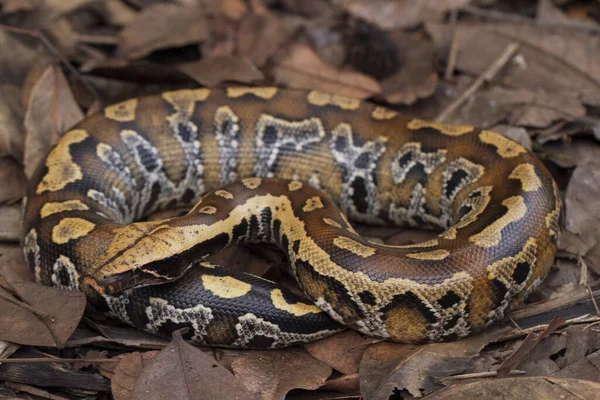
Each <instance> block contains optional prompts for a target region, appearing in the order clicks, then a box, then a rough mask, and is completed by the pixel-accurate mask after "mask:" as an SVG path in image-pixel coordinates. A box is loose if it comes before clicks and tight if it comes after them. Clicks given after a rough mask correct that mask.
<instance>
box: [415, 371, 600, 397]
mask: <svg viewBox="0 0 600 400" xmlns="http://www.w3.org/2000/svg"><path fill="white" fill-rule="evenodd" d="M599 391H600V383H597V382H590V381H584V380H579V379H562V378H552V377H546V376H536V377H532V378H529V377H528V378H505V379H494V380H485V381H481V382H472V383H466V384H464V385H456V386H452V387H449V388H447V389H445V390H442V391H440V392H439V393H436V394H435V395H433V396H430V397H428V398H427V399H428V400H429V399H430V400H450V399H463V400H481V399H503V400H521V399H540V400H546V399H548V400H551V399H563V400H582V399H593V398H596V397H597V394H598V392H599Z"/></svg>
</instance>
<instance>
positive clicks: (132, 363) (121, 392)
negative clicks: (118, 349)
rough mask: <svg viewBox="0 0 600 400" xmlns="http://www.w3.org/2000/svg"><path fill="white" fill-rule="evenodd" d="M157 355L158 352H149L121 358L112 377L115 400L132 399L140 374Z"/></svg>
mask: <svg viewBox="0 0 600 400" xmlns="http://www.w3.org/2000/svg"><path fill="white" fill-rule="evenodd" d="M157 354H158V352H157V351H149V352H146V353H138V352H135V353H127V354H123V355H122V356H120V361H119V363H118V364H117V365H116V367H115V369H114V371H113V373H112V376H111V377H110V388H111V392H112V395H113V396H114V398H115V400H129V399H130V398H131V392H132V390H133V388H134V387H135V383H136V382H137V380H138V378H139V377H140V374H141V373H142V371H143V370H144V368H146V367H147V366H148V365H149V364H150V362H151V360H153V359H154V357H155V356H156V355H157Z"/></svg>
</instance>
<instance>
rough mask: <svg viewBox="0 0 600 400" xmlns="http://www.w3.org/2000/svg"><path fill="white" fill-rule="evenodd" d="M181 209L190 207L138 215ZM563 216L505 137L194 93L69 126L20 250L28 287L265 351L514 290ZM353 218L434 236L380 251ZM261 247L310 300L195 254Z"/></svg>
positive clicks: (139, 321) (549, 244)
mask: <svg viewBox="0 0 600 400" xmlns="http://www.w3.org/2000/svg"><path fill="white" fill-rule="evenodd" d="M179 206H187V207H192V206H193V208H192V210H191V211H190V212H189V213H188V214H187V215H185V216H182V217H176V218H171V219H166V220H160V221H145V222H144V221H143V218H145V217H146V216H148V215H149V214H151V213H153V212H155V211H157V210H164V209H171V208H174V207H179ZM338 206H339V208H338ZM560 209H561V202H560V199H559V194H558V188H557V185H556V183H555V182H554V180H553V179H552V177H551V176H550V174H549V173H548V171H547V170H546V168H545V167H544V165H543V164H542V163H541V162H540V160H538V159H537V158H536V157H535V156H534V155H533V154H532V153H531V152H529V151H528V150H526V149H525V148H524V147H523V146H521V145H519V144H518V143H516V142H513V141H511V140H509V139H507V138H505V137H504V136H502V135H501V134H499V133H495V132H492V131H488V130H481V129H477V128H474V127H471V126H457V125H446V124H441V123H432V122H426V121H423V120H419V119H414V118H411V117H409V116H405V115H402V114H400V113H398V112H396V111H392V110H389V109H385V108H383V107H380V106H376V105H373V104H370V103H364V102H360V101H358V100H355V99H351V98H346V97H343V96H339V95H332V94H327V93H323V92H319V91H301V90H284V89H278V88H273V87H263V88H248V87H232V88H227V89H216V90H211V89H186V90H178V91H171V92H165V93H162V94H160V95H155V96H149V97H142V98H136V99H131V100H127V101H124V102H122V103H119V104H115V105H112V106H109V107H107V108H106V109H104V110H103V111H102V112H100V113H98V114H96V115H93V116H90V117H88V118H86V119H85V120H83V121H82V122H81V123H79V124H78V125H77V126H76V127H74V128H73V129H71V130H70V131H68V132H66V133H65V134H64V135H63V136H62V137H61V139H60V140H59V141H58V143H57V144H56V145H55V146H54V147H53V149H52V150H51V151H50V152H49V154H48V155H47V156H46V158H45V159H44V160H43V161H42V163H41V165H40V167H39V168H38V170H37V172H36V173H35V175H34V176H33V177H32V179H31V180H30V185H29V189H28V195H27V199H26V206H25V212H24V231H23V244H24V249H25V255H26V258H27V260H28V263H29V265H30V266H31V268H32V270H33V271H34V273H35V276H36V278H37V280H38V281H40V282H42V283H44V284H47V285H54V286H58V287H62V288H66V289H72V290H81V291H83V292H85V293H86V295H87V297H88V300H89V303H90V304H91V305H92V306H93V307H94V308H96V309H98V310H99V311H102V312H106V313H108V314H110V315H112V316H114V317H116V318H118V319H120V320H122V321H124V322H126V323H128V324H131V325H133V326H135V327H138V328H140V329H143V330H146V331H149V332H152V333H155V334H158V335H170V333H172V332H173V331H174V330H176V329H180V328H182V327H187V328H189V329H188V333H187V335H188V336H187V337H188V338H189V339H191V340H193V341H194V342H196V343H199V344H208V345H218V346H230V347H240V348H270V347H282V346H288V345H291V344H294V343H298V342H307V341H311V340H315V339H319V338H322V337H325V336H327V335H330V334H332V333H334V332H336V331H339V330H340V329H342V324H343V325H345V326H347V327H351V328H353V329H356V330H358V331H360V332H362V333H365V334H367V335H371V336H376V337H380V338H386V339H390V340H394V341H400V342H411V343H414V342H423V341H439V340H452V339H456V338H460V337H464V336H466V335H468V334H470V333H472V332H475V331H478V330H481V329H483V328H485V327H487V326H489V325H490V324H492V323H493V322H494V321H497V320H498V319H500V318H501V317H502V316H503V315H504V314H505V313H506V311H507V310H508V309H509V308H510V307H511V306H512V305H514V304H518V303H519V302H520V301H522V300H523V299H524V298H525V296H527V294H528V293H530V292H531V290H532V289H533V288H534V287H535V286H536V285H537V284H538V283H539V282H540V281H541V280H542V279H543V277H544V276H545V274H546V273H547V271H548V270H549V268H550V266H551V264H552V261H553V258H554V255H555V252H556V240H557V235H558V234H559V216H560ZM346 215H347V216H348V217H349V218H350V219H351V220H353V221H357V222H361V223H367V224H378V225H396V226H418V227H428V228H433V229H438V230H440V231H441V232H442V233H440V234H439V236H437V237H436V238H435V239H432V240H429V241H427V242H423V243H417V244H413V245H403V246H390V245H383V244H379V243H376V242H374V241H370V240H368V239H366V238H363V237H361V236H359V235H358V234H357V233H356V231H355V230H354V229H353V228H352V226H351V225H350V223H349V222H348V220H347V219H346ZM136 221H138V222H136ZM140 221H141V222H140ZM256 242H266V243H270V244H274V245H277V246H278V247H279V248H281V249H282V250H283V252H284V253H285V254H286V256H287V258H288V259H289V262H290V265H291V269H292V272H293V275H294V276H295V278H296V280H297V281H298V283H299V286H300V288H301V289H302V290H303V291H304V293H305V294H306V296H308V298H309V299H310V300H307V299H306V298H305V297H303V296H300V295H297V294H295V293H293V292H291V291H290V290H286V289H284V288H283V287H281V286H279V285H278V284H275V283H273V282H270V281H267V280H264V279H261V278H258V277H255V276H252V275H249V274H246V273H241V272H234V271H229V270H227V269H226V268H224V267H221V266H215V265H211V264H208V263H205V262H202V260H203V259H205V258H206V257H207V256H208V255H210V254H213V253H215V252H217V251H220V250H221V249H223V248H225V247H227V246H229V245H231V244H234V243H256Z"/></svg>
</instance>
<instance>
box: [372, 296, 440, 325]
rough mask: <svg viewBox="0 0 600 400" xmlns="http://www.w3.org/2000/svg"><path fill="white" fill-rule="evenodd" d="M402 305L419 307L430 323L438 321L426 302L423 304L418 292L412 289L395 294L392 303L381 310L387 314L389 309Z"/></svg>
mask: <svg viewBox="0 0 600 400" xmlns="http://www.w3.org/2000/svg"><path fill="white" fill-rule="evenodd" d="M401 306H403V307H408V308H413V309H417V310H418V311H419V312H420V313H421V314H422V315H423V317H425V320H426V321H427V322H429V323H430V324H433V323H435V322H437V318H436V317H435V315H434V314H433V313H432V312H431V310H430V309H429V308H427V306H425V304H423V302H422V301H421V300H420V299H419V297H418V296H417V295H416V294H414V293H413V292H410V291H409V292H406V293H404V294H399V295H396V296H394V298H393V299H392V301H390V303H389V304H388V305H387V306H385V307H384V308H383V309H382V310H381V312H382V313H383V314H384V315H385V314H386V313H387V312H388V311H390V310H392V309H394V308H396V307H401Z"/></svg>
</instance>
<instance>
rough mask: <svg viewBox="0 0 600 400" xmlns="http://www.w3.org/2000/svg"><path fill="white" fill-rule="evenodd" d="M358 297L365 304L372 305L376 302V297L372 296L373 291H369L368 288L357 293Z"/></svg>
mask: <svg viewBox="0 0 600 400" xmlns="http://www.w3.org/2000/svg"><path fill="white" fill-rule="evenodd" d="M358 297H360V301H362V302H363V303H365V304H368V305H370V306H374V305H376V304H377V299H375V296H373V293H371V292H369V291H368V290H365V291H364V292H360V293H359V294H358Z"/></svg>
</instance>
